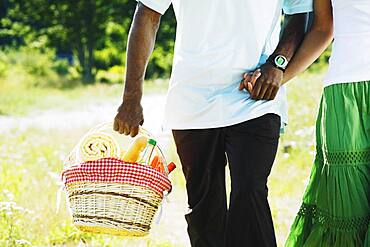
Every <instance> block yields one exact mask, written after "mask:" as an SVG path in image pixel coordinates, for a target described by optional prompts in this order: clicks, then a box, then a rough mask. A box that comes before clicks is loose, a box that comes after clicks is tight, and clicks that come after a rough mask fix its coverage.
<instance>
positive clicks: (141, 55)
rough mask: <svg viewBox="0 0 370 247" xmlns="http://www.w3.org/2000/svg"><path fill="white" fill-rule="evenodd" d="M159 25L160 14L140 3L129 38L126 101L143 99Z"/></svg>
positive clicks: (124, 97)
mask: <svg viewBox="0 0 370 247" xmlns="http://www.w3.org/2000/svg"><path fill="white" fill-rule="evenodd" d="M159 23H160V14H158V13H156V12H155V11H153V10H151V9H149V8H147V7H146V6H144V5H143V4H141V3H140V2H139V3H138V6H137V9H136V12H135V15H134V19H133V22H132V25H131V29H130V33H129V38H128V45H127V58H126V76H125V90H124V95H123V99H124V100H131V99H134V100H140V99H141V97H142V93H143V82H144V77H145V71H146V68H147V65H148V62H149V58H150V55H151V54H152V52H153V49H154V45H155V38H156V34H157V30H158V27H159Z"/></svg>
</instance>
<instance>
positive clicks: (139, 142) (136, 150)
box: [122, 136, 148, 163]
mask: <svg viewBox="0 0 370 247" xmlns="http://www.w3.org/2000/svg"><path fill="white" fill-rule="evenodd" d="M147 143H148V138H146V137H144V136H140V137H138V138H136V139H135V140H134V142H133V143H132V144H131V145H130V147H129V149H128V150H127V152H126V153H125V155H124V156H123V158H122V159H123V161H125V162H129V163H134V162H137V161H138V160H139V156H140V153H141V152H142V151H143V150H144V148H145V147H146V146H147Z"/></svg>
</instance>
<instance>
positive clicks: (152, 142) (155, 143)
mask: <svg viewBox="0 0 370 247" xmlns="http://www.w3.org/2000/svg"><path fill="white" fill-rule="evenodd" d="M148 143H149V144H150V145H153V146H155V145H157V141H156V140H153V139H149V140H148Z"/></svg>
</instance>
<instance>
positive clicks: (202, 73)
mask: <svg viewBox="0 0 370 247" xmlns="http://www.w3.org/2000/svg"><path fill="white" fill-rule="evenodd" d="M170 4H171V0H140V2H139V3H138V5H137V9H136V12H135V16H134V20H133V23H132V27H131V30H130V37H129V42H128V50H127V72H126V84H125V91H124V96H123V102H122V105H121V106H120V107H119V109H118V114H117V116H116V118H115V122H114V129H115V130H116V131H119V132H120V133H124V134H126V135H131V136H135V135H136V134H137V133H138V128H139V127H138V126H139V125H140V124H142V123H143V120H144V118H143V113H142V107H141V104H140V101H141V97H142V84H143V80H144V76H145V70H146V66H147V64H148V59H149V57H150V55H151V52H152V50H153V47H154V44H155V37H156V32H157V29H158V26H159V23H160V17H161V15H162V14H164V12H165V11H166V9H167V8H168V7H169V5H170ZM172 4H173V7H174V10H175V14H176V18H177V35H176V45H175V54H174V61H173V71H172V76H171V81H170V87H169V91H168V97H167V104H166V109H165V121H164V123H165V127H166V128H169V129H172V130H173V135H174V139H175V142H176V146H177V151H178V154H179V156H180V159H181V163H182V167H183V172H184V175H185V178H186V181H187V184H186V188H187V193H188V203H189V209H190V212H189V213H188V214H187V215H186V216H185V217H186V220H187V222H188V233H189V237H190V241H191V244H192V246H193V247H205V246H207V247H218V246H227V247H234V246H237V247H244V246H251V247H256V246H257V247H259V246H266V247H271V246H276V240H275V234H274V229H273V223H272V217H271V213H270V208H269V205H268V201H267V194H268V193H267V185H266V183H267V178H268V176H269V174H270V170H271V167H272V164H273V161H274V159H275V154H276V150H277V146H278V139H279V132H280V126H281V123H282V124H284V123H286V121H287V119H286V107H285V105H286V104H285V100H286V99H285V89H284V88H283V87H282V88H280V85H281V83H282V79H283V76H284V70H285V68H286V67H287V65H288V63H289V60H290V59H291V58H292V57H293V55H294V52H295V51H296V50H297V48H298V46H299V45H300V43H301V41H302V39H303V37H304V32H305V28H306V24H307V16H308V14H307V12H309V11H311V10H312V0H259V1H254V0H229V1H221V0H172ZM282 10H284V13H285V23H286V25H285V28H284V30H283V32H282V35H281V38H280V41H279V33H280V21H281V12H282ZM258 67H260V74H255V80H256V77H259V78H258V79H257V81H256V84H255V85H254V87H253V91H252V93H251V94H249V93H248V91H247V90H238V88H239V84H240V82H241V80H242V79H243V74H244V73H246V72H249V71H254V70H255V69H256V68H258ZM242 85H243V84H242ZM242 85H240V89H242V88H243V86H242ZM279 88H280V89H279ZM226 161H228V163H229V167H230V173H231V181H232V184H231V186H232V192H231V198H230V205H229V208H228V209H227V205H226V192H225V165H226Z"/></svg>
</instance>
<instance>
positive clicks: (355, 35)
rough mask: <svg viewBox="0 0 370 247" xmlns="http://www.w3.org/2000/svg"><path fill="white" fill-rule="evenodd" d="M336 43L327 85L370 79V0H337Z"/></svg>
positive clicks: (335, 15)
mask: <svg viewBox="0 0 370 247" xmlns="http://www.w3.org/2000/svg"><path fill="white" fill-rule="evenodd" d="M332 5H333V14H334V43H333V51H332V55H331V57H330V61H329V71H328V73H327V75H326V77H325V80H324V83H325V86H329V85H332V84H337V83H348V82H359V81H368V80H370V0H333V1H332Z"/></svg>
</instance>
